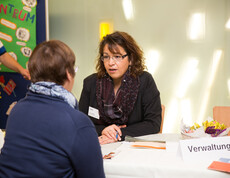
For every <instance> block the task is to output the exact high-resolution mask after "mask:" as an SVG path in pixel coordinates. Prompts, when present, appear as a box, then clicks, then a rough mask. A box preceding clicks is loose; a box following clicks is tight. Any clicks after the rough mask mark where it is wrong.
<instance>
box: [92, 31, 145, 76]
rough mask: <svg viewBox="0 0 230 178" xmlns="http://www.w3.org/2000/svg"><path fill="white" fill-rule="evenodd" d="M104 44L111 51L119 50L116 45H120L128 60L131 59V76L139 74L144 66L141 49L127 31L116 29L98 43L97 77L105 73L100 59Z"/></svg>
mask: <svg viewBox="0 0 230 178" xmlns="http://www.w3.org/2000/svg"><path fill="white" fill-rule="evenodd" d="M106 44H108V48H109V50H110V52H112V53H117V52H119V49H118V47H117V45H119V46H121V47H122V48H123V49H124V50H125V51H126V53H127V54H128V57H129V61H131V68H130V73H131V75H132V76H134V77H137V76H139V75H140V74H141V73H142V72H143V71H144V69H145V68H146V66H145V63H144V57H143V51H142V50H141V48H140V47H139V46H138V45H137V43H136V41H135V40H134V39H133V38H132V37H131V36H130V35H129V34H128V33H126V32H120V31H116V32H114V33H112V34H109V35H106V36H105V37H104V38H103V39H102V41H101V42H100V44H99V54H98V57H97V61H96V63H97V64H96V70H97V75H98V77H99V78H101V77H102V76H104V75H105V74H106V69H105V66H104V62H103V61H102V60H101V56H103V51H104V47H105V45H106Z"/></svg>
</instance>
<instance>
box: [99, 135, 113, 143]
mask: <svg viewBox="0 0 230 178" xmlns="http://www.w3.org/2000/svg"><path fill="white" fill-rule="evenodd" d="M98 140H99V143H100V144H101V145H104V144H107V143H114V142H116V141H117V140H114V139H113V138H109V137H107V136H106V135H101V136H100V137H98Z"/></svg>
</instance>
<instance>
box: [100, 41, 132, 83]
mask: <svg viewBox="0 0 230 178" xmlns="http://www.w3.org/2000/svg"><path fill="white" fill-rule="evenodd" d="M117 48H118V50H119V51H116V53H111V52H110V51H109V48H108V45H107V44H106V45H105V47H104V50H103V56H104V57H106V58H107V59H106V60H105V59H104V66H105V69H106V71H107V73H108V74H109V76H110V77H112V79H113V81H114V82H116V83H120V82H121V79H122V77H123V75H124V74H125V72H126V71H127V69H128V67H129V65H131V62H130V61H129V60H128V59H129V57H128V55H126V54H127V53H126V52H125V50H124V49H123V48H122V47H121V46H119V45H117ZM124 55H126V56H124ZM119 58H120V60H116V59H119Z"/></svg>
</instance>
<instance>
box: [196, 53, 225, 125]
mask: <svg viewBox="0 0 230 178" xmlns="http://www.w3.org/2000/svg"><path fill="white" fill-rule="evenodd" d="M221 56H222V50H216V51H215V52H214V54H213V63H212V68H211V70H210V74H209V79H208V83H207V88H206V90H205V94H204V98H203V100H202V104H201V109H200V113H199V116H198V120H197V122H198V123H199V124H201V123H202V122H203V120H204V119H205V118H204V114H205V111H206V109H207V105H208V100H209V96H210V92H211V89H212V84H213V81H214V79H215V76H216V71H217V69H218V66H219V63H220V59H221Z"/></svg>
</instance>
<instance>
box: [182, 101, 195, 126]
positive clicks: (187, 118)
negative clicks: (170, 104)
mask: <svg viewBox="0 0 230 178" xmlns="http://www.w3.org/2000/svg"><path fill="white" fill-rule="evenodd" d="M180 108H181V116H182V118H183V122H184V124H185V125H188V126H191V125H193V120H192V112H191V101H190V100H189V99H183V100H182V101H181V103H180Z"/></svg>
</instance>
